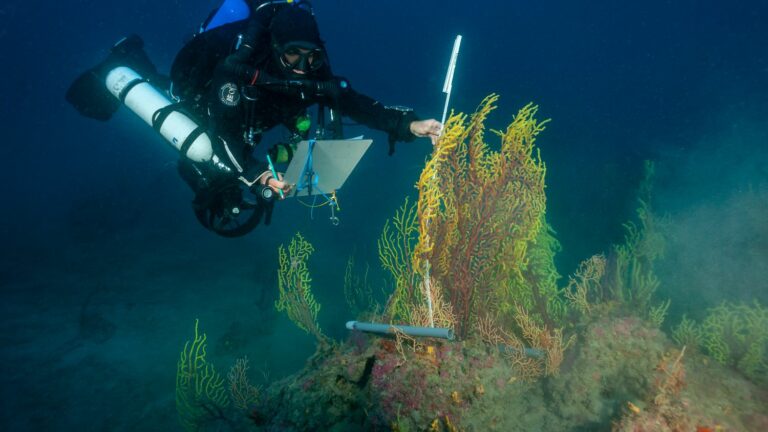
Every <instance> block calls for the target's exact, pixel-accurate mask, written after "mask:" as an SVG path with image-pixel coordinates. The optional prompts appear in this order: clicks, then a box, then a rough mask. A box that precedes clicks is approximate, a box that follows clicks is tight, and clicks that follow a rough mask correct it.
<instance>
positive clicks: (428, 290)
mask: <svg viewBox="0 0 768 432" xmlns="http://www.w3.org/2000/svg"><path fill="white" fill-rule="evenodd" d="M459 47H461V35H457V36H456V40H455V41H454V42H453V52H451V61H450V63H448V72H447V73H446V74H445V83H444V84H443V93H445V94H446V95H445V107H443V119H442V121H441V122H440V124H442V125H445V117H446V116H447V115H448V104H449V103H450V100H451V90H452V89H453V73H454V72H456V61H457V60H458V58H459ZM441 133H442V131H441ZM435 174H437V173H435ZM427 238H428V237H427ZM430 281H431V280H430V277H429V261H427V262H426V263H425V265H424V291H425V294H426V296H427V311H428V313H429V326H430V327H434V326H435V318H434V311H433V309H432V287H431V283H430Z"/></svg>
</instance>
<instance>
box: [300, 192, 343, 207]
mask: <svg viewBox="0 0 768 432" xmlns="http://www.w3.org/2000/svg"><path fill="white" fill-rule="evenodd" d="M297 201H298V202H299V203H300V204H301V205H303V206H304V207H309V208H320V207H324V206H327V205H328V204H333V205H335V206H336V211H341V207H339V199H338V198H336V191H333V193H331V197H330V198H329V199H328V201H326V202H324V203H322V204H307V203H305V202H304V201H302V200H297Z"/></svg>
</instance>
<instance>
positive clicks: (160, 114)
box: [121, 80, 205, 157]
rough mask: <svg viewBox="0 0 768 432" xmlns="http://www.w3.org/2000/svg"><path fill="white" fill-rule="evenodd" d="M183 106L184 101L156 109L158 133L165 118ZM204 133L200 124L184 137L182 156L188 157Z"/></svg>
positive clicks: (154, 121) (153, 115)
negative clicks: (190, 149)
mask: <svg viewBox="0 0 768 432" xmlns="http://www.w3.org/2000/svg"><path fill="white" fill-rule="evenodd" d="M139 81H140V80H136V81H135V82H139ZM144 81H146V80H144ZM133 85H134V84H133V83H131V85H129V86H128V87H133ZM128 87H126V88H128ZM121 96H122V92H121ZM181 107H182V103H181V102H177V103H173V104H170V105H168V106H165V107H163V108H160V109H159V110H157V111H155V113H154V114H152V129H154V130H155V131H157V133H160V129H161V128H162V127H163V123H165V120H166V119H167V118H168V116H169V115H171V113H173V112H177V111H181V109H180V108H181ZM204 133H205V128H204V127H202V126H198V127H196V128H195V129H194V130H192V132H190V133H189V135H187V137H186V138H185V139H184V142H182V143H181V147H179V153H180V154H181V156H182V157H187V151H189V148H190V147H192V143H194V142H195V140H196V139H197V138H198V137H199V136H200V135H202V134H204Z"/></svg>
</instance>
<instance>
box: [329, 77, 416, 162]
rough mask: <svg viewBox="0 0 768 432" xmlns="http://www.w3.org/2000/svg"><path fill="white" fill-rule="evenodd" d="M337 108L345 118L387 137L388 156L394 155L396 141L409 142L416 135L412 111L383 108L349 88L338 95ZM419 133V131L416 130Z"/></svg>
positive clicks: (399, 107)
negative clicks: (382, 133)
mask: <svg viewBox="0 0 768 432" xmlns="http://www.w3.org/2000/svg"><path fill="white" fill-rule="evenodd" d="M336 101H337V104H338V108H339V109H340V110H341V113H342V114H343V115H345V116H348V117H350V118H351V119H352V120H354V121H356V122H358V123H362V124H364V125H366V126H368V127H370V128H372V129H377V130H380V131H384V132H386V133H387V134H388V135H389V145H390V146H389V154H390V155H391V154H392V153H394V144H395V142H398V141H405V142H410V141H413V140H414V139H415V138H416V137H417V136H418V135H416V134H415V131H413V130H411V124H412V123H413V122H416V121H418V120H419V117H418V116H417V115H416V113H414V112H413V110H412V109H410V108H406V107H401V106H385V105H383V104H382V103H381V102H379V101H377V100H375V99H373V98H371V97H369V96H366V95H364V94H362V93H358V92H356V91H355V90H353V89H351V88H349V89H346V90H345V91H343V92H341V94H339V97H338V98H337V100H336ZM418 131H419V132H421V130H420V129H419V130H418Z"/></svg>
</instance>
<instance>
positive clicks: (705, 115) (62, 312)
mask: <svg viewBox="0 0 768 432" xmlns="http://www.w3.org/2000/svg"><path fill="white" fill-rule="evenodd" d="M216 6H217V1H215V0H191V1H186V2H181V1H178V0H168V1H149V0H134V1H132V2H98V1H91V0H86V1H74V0H64V1H59V2H53V1H39V0H32V1H21V0H6V1H5V2H3V3H2V4H1V5H0V47H1V48H0V49H1V50H2V55H1V58H2V69H0V89H1V90H0V94H2V100H1V101H0V122H1V124H2V126H3V128H2V129H3V134H2V142H3V145H2V148H3V150H4V152H3V159H2V162H0V184H2V190H3V195H4V197H3V203H2V212H0V235H1V236H2V257H1V258H0V288H1V289H2V297H1V298H2V301H1V302H0V305H1V306H0V364H2V365H3V368H2V372H0V430H4V431H27V430H29V431H33V430H34V431H44V430H62V431H129V430H130V431H133V430H147V431H150V430H176V429H177V428H178V430H181V429H180V426H178V424H177V420H176V412H175V408H174V379H175V373H176V369H175V368H176V361H177V360H178V355H179V351H180V349H181V347H182V346H183V344H184V341H185V340H187V339H188V338H189V337H190V333H191V332H192V331H193V329H194V322H195V319H199V320H200V323H201V326H202V327H204V329H205V331H206V333H207V334H208V338H209V353H210V354H209V355H210V356H211V358H212V360H213V361H214V362H217V363H221V364H229V363H231V362H232V361H233V359H235V358H237V357H239V356H242V355H244V354H247V355H248V356H249V358H250V359H251V364H252V365H254V370H258V371H260V372H258V373H257V372H254V374H257V375H259V376H262V375H263V377H262V379H261V384H264V383H266V382H268V381H272V380H275V379H277V378H280V377H283V376H286V375H289V374H291V373H294V372H295V371H297V370H299V369H300V368H301V367H303V365H304V364H305V361H306V359H307V357H308V356H309V355H310V354H312V352H313V349H314V347H313V341H312V340H311V338H310V337H309V336H307V335H306V334H305V333H303V332H301V331H300V330H299V329H297V328H296V327H295V326H294V325H293V324H292V323H291V322H290V321H289V320H288V319H287V318H286V317H285V316H284V315H283V314H280V313H278V312H276V311H275V309H274V301H275V300H276V298H277V276H276V268H277V249H278V246H279V245H281V244H286V243H287V242H289V241H290V239H291V237H292V236H293V234H294V233H295V232H297V231H300V232H301V233H302V234H303V235H304V236H305V237H306V238H307V239H308V240H309V241H310V242H312V244H313V245H314V247H315V249H316V252H315V254H314V255H313V257H312V258H311V260H310V268H311V271H312V275H313V280H314V288H315V292H316V296H317V299H318V302H319V303H321V304H322V309H321V312H320V318H319V320H320V324H321V326H322V327H323V328H324V329H325V331H326V333H327V334H328V335H330V336H332V337H334V338H338V339H343V338H344V337H346V330H345V328H344V323H345V321H347V319H351V318H352V317H350V316H349V312H348V310H347V308H346V305H345V303H344V301H343V294H342V285H343V275H344V268H345V265H346V262H347V259H348V257H349V256H350V254H352V253H354V254H355V257H356V258H355V259H356V261H357V262H359V263H365V262H367V263H368V264H369V265H370V267H371V276H370V277H371V278H372V279H373V280H375V281H378V280H383V278H384V274H383V272H381V270H380V266H379V263H378V257H377V249H376V240H377V238H378V237H379V235H380V233H381V230H382V228H383V226H384V223H385V221H386V220H387V219H388V218H390V217H392V216H393V214H394V212H395V210H396V209H397V208H398V206H400V204H401V203H402V202H403V199H404V198H405V196H411V197H415V196H416V189H415V188H414V183H415V182H416V180H417V178H418V175H419V173H420V172H421V169H422V167H423V164H424V161H425V159H426V158H427V157H428V156H429V155H430V152H431V145H430V143H429V140H428V139H417V140H416V141H414V142H412V143H400V144H398V145H397V148H396V152H395V154H394V155H393V156H391V157H390V156H387V139H386V136H385V135H384V134H383V133H381V132H377V131H371V130H367V129H365V128H358V127H351V128H349V133H350V134H352V133H354V134H358V133H363V134H365V135H366V136H368V137H371V138H373V139H374V143H373V145H372V147H371V148H370V149H369V150H368V152H367V154H366V155H365V157H364V158H363V160H362V161H361V163H360V164H359V165H358V166H357V168H356V169H355V171H354V172H353V173H352V175H351V177H350V178H349V180H348V183H347V184H346V185H345V187H344V188H343V189H342V190H341V191H339V202H340V205H341V212H340V213H339V214H338V216H339V218H340V223H339V225H338V226H334V225H333V224H331V223H330V221H329V213H328V210H327V208H324V209H318V210H315V211H314V213H313V214H312V215H311V214H310V211H309V210H308V209H307V208H305V207H303V206H301V205H298V204H296V203H295V202H286V203H278V204H277V206H276V209H275V213H274V216H273V220H272V224H271V225H270V226H268V227H265V226H260V227H258V228H257V229H256V230H254V231H253V232H252V233H250V234H249V235H247V236H244V237H242V238H237V239H226V238H221V237H218V236H216V235H214V234H212V233H211V232H209V231H207V230H205V229H204V228H203V227H201V226H200V225H199V224H198V222H197V220H196V219H195V217H194V215H193V213H192V211H191V206H190V202H191V200H192V198H193V194H192V192H191V191H190V190H189V188H188V187H187V185H186V184H185V183H184V182H183V181H182V180H181V179H180V177H179V175H178V173H177V171H176V161H177V158H178V155H177V153H176V152H175V150H174V149H172V148H171V147H170V146H168V145H167V144H166V143H165V142H164V141H163V140H162V139H161V138H160V137H158V136H157V135H156V134H155V132H154V131H153V130H151V129H150V128H149V127H147V126H146V125H145V124H144V123H142V122H141V120H139V119H138V118H137V117H135V116H134V115H133V114H132V113H130V112H129V111H128V110H126V109H121V110H120V111H119V112H118V113H117V114H116V115H115V117H114V118H113V119H112V120H111V121H109V122H97V121H94V120H90V119H87V118H84V117H82V116H80V115H79V114H78V113H77V112H76V111H75V110H74V109H73V108H72V107H71V106H70V105H69V104H67V102H66V101H65V100H64V94H65V92H66V89H67V88H68V86H69V84H70V83H71V82H72V80H73V79H74V78H75V77H77V76H78V74H79V73H81V72H82V71H83V70H85V69H87V68H89V67H91V66H92V65H94V64H96V63H98V62H99V61H100V60H101V59H102V58H103V57H104V56H105V55H106V53H107V52H108V49H109V47H111V46H112V44H113V43H114V42H115V41H117V40H118V39H119V38H121V37H123V36H124V35H127V34H130V33H136V34H139V35H140V36H141V37H142V38H143V39H144V41H145V44H146V46H145V49H146V51H147V53H148V54H149V56H150V57H151V59H152V60H153V61H154V63H155V64H156V65H157V67H158V68H159V70H160V71H162V72H167V71H168V69H169V68H170V66H171V63H172V62H173V59H174V56H175V54H176V52H177V51H178V50H179V49H180V48H181V47H182V46H183V44H184V43H185V42H186V41H187V40H189V38H190V37H191V35H192V34H193V33H194V32H195V31H196V29H197V28H198V26H199V24H200V22H201V21H202V20H203V19H205V17H206V16H207V15H208V13H209V12H210V11H211V10H212V9H213V8H214V7H216ZM314 9H315V13H316V18H317V21H318V23H319V26H320V30H321V32H322V35H323V37H324V39H325V42H326V45H327V48H328V51H329V56H330V59H331V62H332V64H333V69H334V72H335V73H337V74H339V75H342V76H344V77H346V78H348V79H349V81H350V82H351V83H352V85H353V86H354V88H356V89H357V90H358V91H360V92H363V93H365V94H368V95H370V96H372V97H374V98H377V99H379V100H380V101H382V102H383V103H385V104H387V105H405V106H410V107H412V108H413V109H414V110H415V111H416V112H417V113H418V114H419V115H420V116H421V117H423V118H432V117H434V118H438V119H439V117H440V115H441V113H442V108H443V102H444V94H443V93H442V92H441V90H442V86H443V80H444V77H445V71H446V67H447V64H448V60H449V57H450V53H451V47H452V44H453V41H454V38H455V36H456V35H458V34H461V35H462V36H463V44H462V48H461V52H460V55H459V58H458V64H457V67H456V75H455V79H454V82H453V96H452V103H451V108H452V109H453V110H456V111H462V112H472V111H474V109H475V107H476V106H477V104H478V103H479V102H480V101H481V100H482V99H483V98H484V97H485V96H486V95H488V94H490V93H498V94H499V95H500V96H501V99H500V102H499V108H498V109H497V110H496V111H495V112H494V114H493V115H492V116H491V119H490V125H489V126H491V127H494V128H498V129H502V128H505V127H506V125H507V124H508V123H509V121H510V120H511V118H512V116H513V115H514V114H515V113H516V112H517V109H519V108H520V107H522V106H523V105H525V104H526V103H528V102H534V103H536V104H538V105H539V106H540V110H539V116H540V117H542V118H551V119H552V121H551V123H549V124H548V126H547V129H546V131H544V132H543V133H542V134H541V135H540V136H539V140H538V142H537V143H538V146H539V147H540V149H541V156H542V158H543V160H544V161H545V162H546V165H547V215H548V216H547V217H548V220H549V222H550V223H551V224H552V226H553V228H554V229H555V231H556V232H557V238H558V239H559V241H560V242H561V245H562V251H561V252H560V253H559V255H558V257H557V264H558V270H559V271H560V273H561V274H563V275H568V274H570V273H572V272H573V271H574V269H575V268H576V267H577V266H578V264H579V262H581V261H582V260H584V259H586V258H588V257H589V256H591V255H593V254H596V253H600V252H602V251H605V250H608V249H609V248H610V247H611V245H612V244H616V243H620V242H621V241H622V240H623V238H624V233H625V231H624V228H623V226H622V224H623V223H625V222H626V221H628V220H631V219H632V218H634V217H635V209H636V192H637V188H638V187H639V184H640V181H641V179H642V177H643V163H644V161H645V160H653V161H655V162H656V177H655V183H654V185H653V187H654V189H653V198H654V202H653V207H654V210H655V211H657V212H658V213H659V214H666V215H668V216H669V217H670V220H671V231H670V232H671V234H670V240H669V244H668V248H667V251H666V254H665V259H664V260H663V261H661V262H660V264H659V266H660V267H659V273H660V278H661V281H662V287H661V288H660V291H661V292H660V294H661V295H664V296H666V297H668V298H670V299H672V309H671V312H670V314H671V316H674V317H677V318H679V317H680V316H681V315H682V314H683V313H687V314H688V315H689V316H696V314H697V311H700V310H703V309H704V308H706V307H710V306H712V305H715V304H717V303H719V302H720V301H722V300H731V301H746V302H751V301H753V300H759V301H761V302H762V304H764V305H765V304H768V278H766V275H768V49H766V46H767V42H768V26H767V25H766V23H768V2H763V1H756V0H753V1H738V0H737V1H731V2H723V1H714V0H704V1H692V0H681V1H650V2H647V1H646V2H615V1H597V2H573V1H563V0H559V1H539V2H500V1H497V2H469V1H463V2H458V1H434V0H421V1H403V0H396V1H379V2H371V1H349V0H316V1H315V2H314ZM492 139H493V138H492V137H491V136H490V134H489V140H491V141H492ZM379 285H382V286H383V285H384V284H383V283H382V284H379ZM381 295H382V297H383V294H381ZM262 372H263V373H262Z"/></svg>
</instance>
